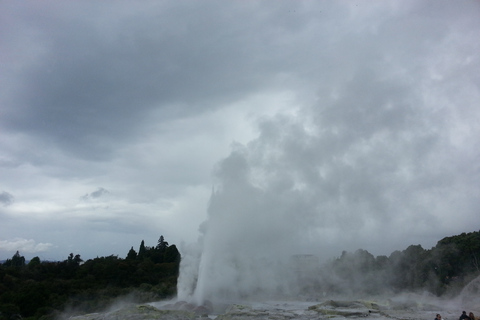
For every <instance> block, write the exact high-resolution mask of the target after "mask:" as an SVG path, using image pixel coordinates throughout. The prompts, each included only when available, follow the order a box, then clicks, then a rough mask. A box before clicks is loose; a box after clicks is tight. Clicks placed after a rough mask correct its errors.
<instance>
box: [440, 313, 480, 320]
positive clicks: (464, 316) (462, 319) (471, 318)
mask: <svg viewBox="0 0 480 320" xmlns="http://www.w3.org/2000/svg"><path fill="white" fill-rule="evenodd" d="M434 320H442V316H441V315H440V314H439V313H438V314H437V316H436V318H435V319H434ZM458 320H476V319H475V315H474V314H473V312H470V313H469V314H468V316H467V312H466V311H462V314H461V315H460V318H458ZM479 320H480V319H479Z"/></svg>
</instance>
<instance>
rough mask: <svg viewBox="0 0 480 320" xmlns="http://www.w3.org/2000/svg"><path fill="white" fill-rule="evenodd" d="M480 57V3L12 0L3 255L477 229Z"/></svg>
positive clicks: (350, 241)
mask: <svg viewBox="0 0 480 320" xmlns="http://www.w3.org/2000/svg"><path fill="white" fill-rule="evenodd" d="M479 53H480V2H478V1H418V0H414V1H403V0H402V1H383V0H382V1H141V2H132V1H100V2H99V1H75V2H72V1H40V2H39V1H21V2H18V1H1V2H0V259H7V258H10V257H11V256H12V255H13V254H14V253H15V251H16V250H19V251H20V253H21V254H22V255H24V256H25V257H26V258H27V259H29V258H32V257H34V256H39V257H40V258H41V259H42V260H43V259H55V260H65V259H66V258H67V256H68V254H69V253H71V252H72V253H74V254H80V255H81V257H82V258H83V259H89V258H94V257H96V256H107V255H111V254H113V255H118V256H119V257H122V258H124V257H125V256H126V254H127V252H128V250H129V249H130V247H132V246H133V247H134V249H135V250H138V247H139V245H140V242H141V240H145V244H146V245H147V246H153V245H155V244H156V241H157V240H158V238H159V237H160V235H164V237H165V240H166V241H168V242H170V243H174V244H176V245H177V246H178V247H179V248H180V249H181V251H182V253H183V248H187V247H188V246H189V245H190V244H193V243H196V242H197V239H198V238H199V237H201V238H202V239H205V241H206V242H205V243H207V244H208V243H210V244H211V243H222V244H223V246H225V247H227V248H228V245H230V244H232V245H233V243H234V242H237V241H241V239H242V238H243V239H245V238H248V239H251V242H248V244H249V245H252V246H256V245H258V246H260V247H261V246H262V244H263V243H267V244H268V243H269V244H271V243H278V245H279V246H281V245H284V244H285V243H287V242H289V243H290V244H294V245H293V246H292V248H294V249H292V250H294V251H297V252H303V253H313V254H318V255H324V256H326V255H337V256H338V255H340V254H341V251H342V250H349V251H353V250H356V249H358V248H362V249H365V250H368V251H369V252H371V253H372V254H374V255H380V254H387V255H388V254H390V253H391V252H392V251H394V250H403V249H405V248H406V247H407V246H408V245H410V244H421V245H422V246H423V247H424V248H427V249H430V248H431V247H432V246H434V245H435V244H436V242H437V241H438V240H440V239H442V238H443V237H445V236H451V235H455V234H459V233H462V232H472V231H478V230H480V214H479V213H480V212H479V208H480V143H479V141H480V139H479V138H480V72H479V70H480V54H479ZM212 195H213V196H212ZM202 241H203V240H202ZM202 243H203V242H202ZM209 248H211V249H212V250H214V249H215V248H217V247H215V246H213V245H210V247H209ZM265 248H267V247H265ZM271 248H272V246H268V249H269V250H270V249H271ZM218 250H222V249H218ZM187 251H188V250H187Z"/></svg>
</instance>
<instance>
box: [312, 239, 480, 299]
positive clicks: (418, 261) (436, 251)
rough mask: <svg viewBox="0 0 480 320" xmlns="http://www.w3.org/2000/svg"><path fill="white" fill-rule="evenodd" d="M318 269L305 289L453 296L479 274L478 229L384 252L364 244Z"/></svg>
mask: <svg viewBox="0 0 480 320" xmlns="http://www.w3.org/2000/svg"><path fill="white" fill-rule="evenodd" d="M318 274H320V276H319V277H318V276H317V277H314V278H313V279H309V280H310V281H309V283H308V285H309V289H310V290H313V291H323V292H327V293H329V294H348V293H351V294H369V295H376V294H384V293H393V294H395V293H399V292H405V291H411V292H413V291H419V290H421V291H428V292H430V293H432V294H434V295H436V296H442V295H447V294H450V295H456V294H458V293H459V292H460V291H461V290H462V289H463V287H464V286H465V285H466V284H468V283H469V282H470V281H471V280H472V279H474V278H476V277H477V276H479V275H480V231H478V232H470V233H462V234H460V235H456V236H451V237H446V238H444V239H442V240H440V241H438V242H437V244H436V246H435V247H433V248H432V249H430V250H427V249H424V248H422V246H421V245H411V246H409V247H408V248H407V249H405V250H403V251H395V252H393V253H391V254H390V256H388V257H387V256H384V255H381V256H377V257H375V256H373V255H372V254H371V253H369V252H368V251H366V250H362V249H359V250H357V251H355V252H353V253H351V252H346V251H343V252H342V254H341V256H340V257H338V258H335V259H332V260H330V261H328V262H327V263H326V264H325V265H323V266H322V267H321V272H319V273H318Z"/></svg>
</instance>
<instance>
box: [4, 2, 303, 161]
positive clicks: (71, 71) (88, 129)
mask: <svg viewBox="0 0 480 320" xmlns="http://www.w3.org/2000/svg"><path fill="white" fill-rule="evenodd" d="M190 5H192V7H190V6H189V7H188V9H187V8H183V5H181V4H169V5H158V6H151V5H148V4H147V5H144V6H141V7H140V8H139V10H138V11H136V10H134V11H131V12H129V13H128V14H126V13H125V12H120V14H119V16H120V18H119V19H118V20H113V19H110V17H109V14H110V11H111V8H106V7H104V6H102V5H98V4H96V5H93V8H95V10H92V12H91V14H89V18H88V19H78V18H77V17H76V15H77V10H79V6H78V5H76V4H72V5H67V4H61V5H59V6H55V8H51V7H50V9H52V10H47V9H46V8H39V7H37V6H35V5H33V6H32V7H31V8H28V5H25V8H24V9H25V10H24V11H23V12H21V15H20V17H21V18H23V20H18V21H17V22H18V23H19V25H18V26H16V28H14V26H9V25H7V27H9V29H10V30H12V32H15V33H19V34H22V35H23V34H25V33H29V32H31V28H35V30H36V31H35V32H36V33H38V35H39V39H40V40H39V42H40V43H39V44H38V45H39V46H41V47H42V55H40V58H38V60H37V61H35V63H32V65H31V66H27V67H28V68H25V71H24V72H23V74H22V75H21V78H20V79H19V81H20V82H21V83H24V87H25V89H26V90H22V93H21V95H20V90H18V92H15V91H14V92H13V94H14V96H13V97H12V101H13V103H12V104H11V105H10V107H9V113H8V117H6V118H5V122H4V123H3V125H4V126H6V127H8V128H10V129H11V130H20V131H23V132H29V133H30V134H31V135H32V136H35V137H39V138H43V139H44V140H46V141H51V142H53V143H54V144H56V145H58V146H60V147H61V148H62V149H63V150H64V151H67V152H72V153H74V154H75V155H76V156H79V157H82V158H86V159H97V160H100V159H104V157H110V156H111V155H112V153H111V152H113V150H114V148H115V145H116V144H117V143H119V142H120V141H129V140H130V139H132V134H135V133H136V132H137V130H141V129H142V127H141V125H140V124H141V123H144V121H145V120H147V119H148V117H149V115H150V112H151V111H153V110H156V112H159V111H160V114H161V115H162V116H161V118H160V119H161V120H160V123H159V125H161V122H162V121H167V120H168V119H172V118H177V117H183V116H189V115H193V114H198V113H201V112H205V111H206V110H209V109H212V108H218V107H219V106H220V105H221V104H222V103H225V101H233V99H236V98H238V97H240V96H242V95H245V94H248V93H249V92H252V91H253V90H258V88H259V87H268V86H270V84H269V80H268V79H269V78H270V77H271V76H272V75H274V74H275V73H278V72H281V69H286V70H288V69H289V68H291V67H289V66H287V65H286V66H285V67H281V65H280V64H277V63H275V61H279V60H280V59H282V58H283V55H284V54H283V53H281V52H282V50H276V54H277V55H278V54H280V53H281V55H282V57H279V56H277V57H275V56H272V55H271V53H272V51H271V50H270V49H269V48H268V44H266V45H265V44H263V39H265V40H267V41H268V39H269V35H270V32H272V30H274V28H275V26H274V27H268V28H260V27H259V28H256V27H255V26H256V25H259V24H260V23H261V22H262V19H263V18H264V17H262V15H261V14H259V13H257V14H254V15H251V13H252V10H253V11H255V10H256V9H258V10H259V12H261V11H262V8H256V6H255V5H252V6H251V7H250V6H249V5H246V6H245V8H244V9H243V10H237V9H238V7H235V6H229V5H227V6H222V7H221V10H220V11H219V10H218V8H217V7H216V6H215V3H213V2H207V3H203V4H201V5H200V4H198V5H195V4H194V3H190ZM47 7H48V6H47ZM214 8H215V9H214ZM80 9H84V7H81V6H80ZM59 10H62V13H61V14H59ZM285 10H286V8H285ZM119 11H121V10H119ZM39 12H40V14H38V13H39ZM234 13H235V14H234ZM232 15H233V16H234V17H235V18H234V19H228V23H227V21H226V20H225V19H226V17H228V16H232ZM247 16H248V20H249V21H250V23H249V24H248V25H245V24H244V21H245V19H247ZM67 17H70V18H72V20H71V19H70V18H67ZM139 17H141V18H139ZM267 19H269V18H268V17H267ZM100 21H102V23H100ZM132 21H136V23H134V24H133V23H132ZM298 21H300V20H298ZM273 22H274V23H276V24H280V23H282V24H283V22H281V21H273ZM218 23H225V28H218V27H217V25H218ZM109 24H111V25H109ZM245 28H247V29H249V30H254V29H255V33H252V34H254V36H253V38H250V37H248V38H245V36H244V35H243V32H245V30H244V29H245ZM290 28H291V26H288V25H287V26H285V27H284V29H283V30H284V31H287V30H289V29H290ZM272 45H273V44H272ZM279 46H280V48H281V47H284V48H287V46H286V45H285V44H279ZM280 48H279V49H280ZM286 54H287V53H286ZM252 57H255V58H254V59H252ZM279 66H280V67H281V69H278V67H279ZM253 72H254V73H255V76H252V75H251V74H252V73H253Z"/></svg>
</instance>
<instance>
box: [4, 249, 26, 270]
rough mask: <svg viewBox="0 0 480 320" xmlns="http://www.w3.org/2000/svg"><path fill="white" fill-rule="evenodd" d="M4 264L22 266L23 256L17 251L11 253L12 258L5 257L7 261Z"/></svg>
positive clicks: (23, 264) (23, 262)
mask: <svg viewBox="0 0 480 320" xmlns="http://www.w3.org/2000/svg"><path fill="white" fill-rule="evenodd" d="M5 266H6V267H15V268H20V267H23V266H25V257H24V256H20V253H19V252H18V251H17V252H16V253H15V254H14V255H13V257H12V259H7V261H5Z"/></svg>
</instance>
